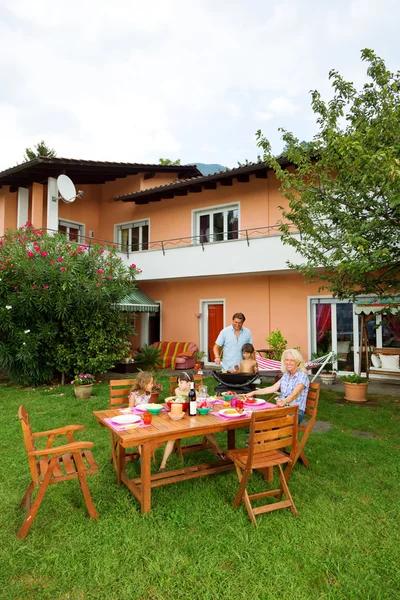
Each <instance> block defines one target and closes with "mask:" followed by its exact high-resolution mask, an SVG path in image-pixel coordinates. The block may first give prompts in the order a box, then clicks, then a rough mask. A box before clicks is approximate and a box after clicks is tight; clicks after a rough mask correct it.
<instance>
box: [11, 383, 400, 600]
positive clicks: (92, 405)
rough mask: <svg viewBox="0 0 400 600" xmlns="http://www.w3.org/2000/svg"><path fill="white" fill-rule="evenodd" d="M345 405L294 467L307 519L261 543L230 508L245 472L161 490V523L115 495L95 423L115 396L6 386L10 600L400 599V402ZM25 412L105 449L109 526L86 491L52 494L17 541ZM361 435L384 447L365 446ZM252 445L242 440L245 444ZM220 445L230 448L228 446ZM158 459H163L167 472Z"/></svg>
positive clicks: (104, 505)
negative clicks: (90, 508) (80, 428)
mask: <svg viewBox="0 0 400 600" xmlns="http://www.w3.org/2000/svg"><path fill="white" fill-rule="evenodd" d="M164 381H166V379H165V380H164ZM206 383H207V384H209V389H210V388H211V386H212V383H211V380H209V381H206ZM164 387H165V388H166V386H164ZM163 394H164V397H165V396H167V395H169V394H168V391H167V390H166V391H165V392H164V393H163ZM338 395H339V394H338V393H335V392H333V391H324V392H323V393H322V395H321V396H322V397H321V400H320V409H319V415H318V418H319V420H324V421H330V422H332V428H331V429H330V430H329V431H327V432H324V433H312V434H311V437H310V439H309V441H308V445H307V448H306V450H307V455H308V456H309V458H310V460H311V463H312V466H311V469H309V470H307V469H305V468H304V467H303V466H301V465H297V466H296V468H295V469H294V471H293V473H292V476H291V479H290V489H291V492H292V495H293V498H294V501H295V504H296V506H297V509H298V511H299V517H298V518H295V517H293V516H292V514H291V512H290V511H289V510H288V509H287V510H282V511H277V512H276V513H272V514H269V515H268V514H267V515H264V516H261V517H259V518H258V524H259V526H258V528H257V529H255V528H254V527H253V526H252V525H251V524H250V521H249V519H248V516H247V512H246V510H245V508H244V507H243V506H242V507H240V508H239V509H234V508H233V507H232V500H233V498H234V495H235V491H236V489H237V478H236V473H235V472H234V471H232V472H229V473H226V474H222V475H219V476H210V477H205V478H201V479H198V480H192V481H188V482H184V483H179V484H175V485H170V486H166V487H163V488H157V489H155V490H153V510H152V512H151V513H150V514H148V515H145V516H142V515H141V514H140V511H139V506H138V503H137V501H136V500H135V499H134V497H133V496H132V495H131V494H130V493H129V492H128V490H127V489H126V488H125V487H124V486H121V487H120V486H118V485H117V484H116V482H115V473H114V471H113V468H112V465H111V464H110V462H109V456H110V438H109V434H108V432H107V431H106V430H105V429H102V428H101V427H99V425H98V424H97V421H96V420H95V419H94V417H93V416H92V411H93V410H99V409H102V408H106V407H107V406H108V387H107V385H106V384H102V385H97V386H95V388H94V397H93V398H91V399H90V400H77V399H75V397H74V395H73V390H72V388H71V386H65V387H63V388H40V389H37V390H23V389H21V388H13V387H8V386H7V385H2V386H0V419H1V436H0V438H1V439H0V444H1V451H0V461H1V463H0V473H1V487H0V498H1V508H2V510H1V516H0V524H1V527H0V536H1V538H0V547H1V550H0V598H1V599H6V600H14V599H24V600H32V599H40V600H42V599H47V598H52V599H60V600H92V599H95V600H97V599H103V598H104V599H107V600H125V599H126V600H136V599H137V600H149V599H153V600H167V599H168V600H179V599H183V598H185V599H190V600H197V599H198V600H215V599H219V598H226V599H232V600H235V599H240V600H258V599H260V600H261V599H265V600H270V599H271V600H274V599H277V600H286V599H287V600H293V599H295V600H302V599H313V600H314V599H338V600H343V599H346V600H347V599H353V598H354V599H362V600H367V599H371V600H378V599H390V600H393V599H395V598H398V597H399V596H400V569H399V563H400V560H399V556H400V525H399V521H400V517H399V515H400V501H399V470H400V469H399V463H400V461H399V458H400V456H399V450H400V436H399V424H400V420H399V419H400V411H399V407H400V401H399V400H398V399H397V398H393V397H385V396H371V397H373V398H374V399H375V400H377V401H378V405H377V406H350V405H340V404H335V402H334V401H335V399H336V398H337V397H338ZM20 404H24V405H25V406H26V408H27V410H28V412H29V413H30V416H31V421H32V425H33V429H34V430H36V431H40V430H44V429H50V428H52V427H58V426H61V425H65V424H70V423H81V424H83V425H85V431H84V432H83V433H81V434H79V439H86V440H90V441H93V442H94V443H95V448H94V450H93V452H94V455H95V458H96V460H97V462H98V464H99V466H100V472H99V474H98V475H96V476H92V477H90V478H89V479H88V482H89V486H90V490H91V493H92V497H93V500H94V503H95V505H96V508H97V510H98V512H99V514H100V519H99V520H98V521H93V520H90V519H89V517H88V515H87V512H86V508H85V505H84V502H83V498H82V496H81V492H80V489H79V485H78V483H77V482H76V481H73V482H66V483H65V484H63V485H56V486H53V487H51V488H49V489H48V491H47V493H46V496H45V499H44V501H43V504H42V506H41V508H40V510H39V513H38V515H37V517H36V519H35V521H34V523H33V525H32V528H31V530H30V532H29V533H28V535H27V537H26V538H25V539H23V540H20V539H18V538H17V537H16V533H17V531H18V529H19V527H20V525H21V523H22V521H23V516H24V512H23V509H21V508H20V507H19V506H18V504H19V501H20V499H21V497H22V495H23V493H24V491H25V489H26V486H27V484H28V480H29V471H28V463H27V460H26V456H25V448H24V445H23V440H22V432H21V426H20V423H19V420H18V417H17V411H18V406H19V405H20ZM353 430H358V431H362V432H370V433H371V432H373V433H374V434H376V436H377V437H355V436H354V435H353V433H352V432H353ZM244 436H245V434H244V432H240V434H238V435H237V439H238V442H239V443H243V442H244V440H245V437H244ZM77 437H78V436H77ZM218 439H219V441H220V442H221V445H222V446H223V447H226V436H225V434H220V435H219V436H218ZM205 454H207V453H204V455H205ZM161 455H162V449H159V450H158V451H157V458H158V460H159V461H161ZM198 458H199V455H197V456H196V455H195V454H194V453H193V454H190V455H187V456H186V458H185V460H186V461H187V462H188V461H193V460H196V459H198ZM169 464H170V465H171V466H174V465H179V464H180V462H179V458H178V457H177V456H174V457H172V458H171V460H170V463H169ZM129 466H130V468H132V469H134V470H138V465H137V464H133V463H132V464H131V465H129ZM259 483H260V482H259V481H257V478H256V481H255V486H256V487H257V486H258V485H259Z"/></svg>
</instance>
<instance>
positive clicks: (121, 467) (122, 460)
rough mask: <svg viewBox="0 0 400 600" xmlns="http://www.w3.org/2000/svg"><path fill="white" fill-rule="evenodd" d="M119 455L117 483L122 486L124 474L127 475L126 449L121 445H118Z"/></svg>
mask: <svg viewBox="0 0 400 600" xmlns="http://www.w3.org/2000/svg"><path fill="white" fill-rule="evenodd" d="M117 454H118V456H117V463H118V464H117V483H118V484H120V483H121V480H122V473H124V474H125V473H126V460H125V448H123V447H122V446H121V444H120V443H118V447H117Z"/></svg>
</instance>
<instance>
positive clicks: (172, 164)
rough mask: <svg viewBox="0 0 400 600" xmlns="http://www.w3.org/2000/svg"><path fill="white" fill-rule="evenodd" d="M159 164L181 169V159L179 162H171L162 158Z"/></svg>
mask: <svg viewBox="0 0 400 600" xmlns="http://www.w3.org/2000/svg"><path fill="white" fill-rule="evenodd" d="M159 164H160V165H165V166H169V165H170V166H171V167H175V166H176V167H179V166H180V165H181V159H180V158H178V159H177V160H171V159H170V158H160V159H159Z"/></svg>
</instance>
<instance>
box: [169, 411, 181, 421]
mask: <svg viewBox="0 0 400 600" xmlns="http://www.w3.org/2000/svg"><path fill="white" fill-rule="evenodd" d="M168 416H169V418H170V419H172V420H173V421H180V420H181V419H183V417H184V416H185V413H184V412H181V413H179V414H177V415H173V414H172V413H170V412H169V413H168Z"/></svg>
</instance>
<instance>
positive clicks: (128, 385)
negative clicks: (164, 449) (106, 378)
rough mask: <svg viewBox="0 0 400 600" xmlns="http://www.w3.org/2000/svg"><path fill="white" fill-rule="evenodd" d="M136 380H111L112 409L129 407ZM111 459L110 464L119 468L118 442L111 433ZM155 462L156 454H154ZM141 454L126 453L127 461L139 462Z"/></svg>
mask: <svg viewBox="0 0 400 600" xmlns="http://www.w3.org/2000/svg"><path fill="white" fill-rule="evenodd" d="M134 383H135V379H111V380H110V409H111V408H126V407H128V406H129V394H130V391H131V389H132V386H133V384H134ZM110 434H111V457H110V462H112V463H113V464H114V467H115V468H116V467H117V448H118V442H117V438H116V437H115V434H114V433H113V432H112V431H111V432H110ZM152 457H153V461H154V462H155V460H156V459H155V454H154V452H153V453H152ZM139 458H140V454H139V452H138V451H137V450H135V451H129V452H126V453H125V460H126V461H130V460H138V459H139Z"/></svg>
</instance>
